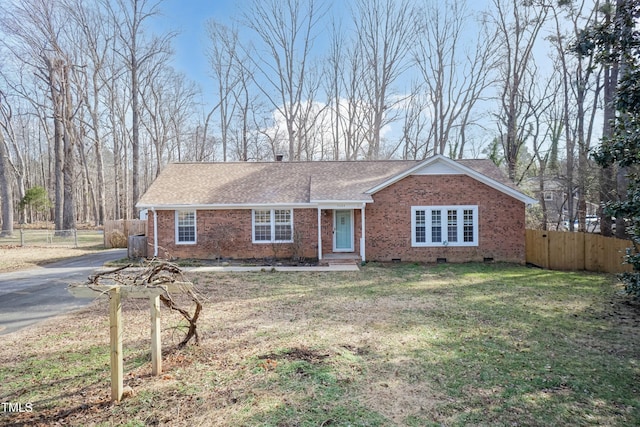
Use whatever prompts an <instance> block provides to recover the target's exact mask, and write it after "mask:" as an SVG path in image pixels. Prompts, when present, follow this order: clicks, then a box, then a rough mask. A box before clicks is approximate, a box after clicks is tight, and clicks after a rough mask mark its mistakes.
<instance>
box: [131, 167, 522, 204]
mask: <svg viewBox="0 0 640 427" xmlns="http://www.w3.org/2000/svg"><path fill="white" fill-rule="evenodd" d="M458 162H459V163H460V164H461V165H463V166H466V167H468V168H471V169H473V170H474V171H476V172H479V173H481V174H483V175H485V176H487V177H489V178H491V179H493V180H496V181H498V182H500V183H502V184H505V185H508V186H510V187H512V188H515V187H514V186H513V185H511V184H510V183H508V182H507V180H506V179H505V177H504V175H503V174H502V172H501V171H500V170H499V169H498V168H497V167H496V166H495V165H494V164H493V163H492V162H491V161H489V160H460V161H458ZM420 163H421V162H419V161H413V160H386V161H353V162H346V161H344V162H269V163H254V162H228V163H173V164H169V165H167V166H166V167H165V168H164V169H163V171H162V172H161V173H160V175H159V176H158V177H157V178H156V180H155V181H154V182H153V183H152V184H151V186H150V187H149V189H148V190H147V191H146V193H145V194H144V195H143V196H142V198H141V199H140V201H139V202H138V206H139V207H142V208H144V207H162V206H181V205H197V206H206V205H261V204H290V205H293V204H306V203H313V202H315V201H370V200H371V196H370V195H369V194H366V191H367V190H370V189H371V188H373V187H375V186H377V185H380V184H382V183H384V182H385V181H387V180H389V179H392V178H393V177H394V176H396V175H399V174H401V173H403V172H405V171H407V170H409V169H410V168H412V167H415V166H417V165H418V164H420Z"/></svg>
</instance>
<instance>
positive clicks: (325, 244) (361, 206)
mask: <svg viewBox="0 0 640 427" xmlns="http://www.w3.org/2000/svg"><path fill="white" fill-rule="evenodd" d="M365 206H366V205H365V203H358V204H355V203H353V204H345V203H340V204H322V205H319V206H318V261H319V262H320V263H322V264H325V263H327V262H328V261H331V262H332V263H338V262H343V263H344V262H354V261H355V263H356V264H357V263H360V262H364V261H365V260H366V256H365Z"/></svg>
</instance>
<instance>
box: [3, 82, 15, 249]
mask: <svg viewBox="0 0 640 427" xmlns="http://www.w3.org/2000/svg"><path fill="white" fill-rule="evenodd" d="M5 103H6V98H5V97H4V96H2V94H1V93H0V111H2V112H3V116H6V114H5V112H8V111H9V107H8V106H6V104H5ZM4 127H5V126H4V124H3V126H2V127H0V204H1V206H2V230H1V231H0V237H6V236H11V235H12V234H13V206H14V201H13V189H12V186H13V174H12V170H11V165H10V164H9V149H8V146H7V143H6V141H5V139H4V131H3V128H4Z"/></svg>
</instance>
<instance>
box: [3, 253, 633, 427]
mask: <svg viewBox="0 0 640 427" xmlns="http://www.w3.org/2000/svg"><path fill="white" fill-rule="evenodd" d="M193 279H194V281H197V282H198V284H199V287H200V288H201V292H202V294H203V295H204V296H205V297H206V298H207V303H206V304H205V310H204V311H203V315H202V318H201V321H200V327H199V328H200V333H201V335H202V339H203V340H202V343H201V345H200V346H198V347H189V348H187V349H185V350H182V351H179V352H175V350H174V351H170V352H168V353H167V350H168V349H167V348H166V346H165V357H164V358H165V372H166V373H167V375H168V377H167V378H160V379H158V378H153V377H149V376H148V371H149V370H150V367H149V358H148V353H147V350H146V348H147V347H148V341H147V340H148V329H146V327H147V326H146V325H147V322H148V310H147V308H146V306H145V304H142V307H140V308H135V307H132V308H131V307H130V308H129V309H128V310H127V311H126V315H125V318H126V319H129V320H127V322H129V323H132V322H133V323H135V325H136V326H132V327H130V329H129V331H128V332H127V334H126V341H125V348H128V350H126V351H127V352H128V353H127V358H126V360H127V361H126V362H125V366H126V372H133V373H134V375H133V377H131V376H129V377H131V378H134V379H132V380H131V382H130V383H131V384H132V386H133V387H134V389H135V390H136V395H135V396H134V397H132V398H130V399H126V400H124V401H123V402H121V403H120V404H119V405H107V406H105V405H104V401H105V396H107V394H108V372H105V369H106V368H105V364H106V363H108V354H106V353H105V354H103V353H102V351H103V350H104V349H106V348H108V347H106V344H107V343H103V344H102V345H101V344H100V339H99V340H92V338H91V332H90V331H91V328H90V327H87V326H86V322H85V321H84V320H86V318H87V317H88V316H91V317H95V316H96V315H95V313H94V312H92V313H85V314H79V315H78V316H79V318H78V319H77V322H72V323H68V322H67V324H65V325H64V327H63V329H62V330H61V331H59V332H58V333H57V335H55V336H54V337H51V336H42V335H41V334H40V335H39V334H38V331H34V332H33V333H34V336H41V338H40V339H39V340H36V341H35V342H34V341H24V340H23V341H19V340H17V341H16V342H11V343H8V344H9V345H22V346H24V348H23V350H22V351H19V352H18V354H19V356H13V357H14V358H13V359H11V358H10V356H8V355H7V354H6V353H7V352H8V351H9V350H8V349H7V348H6V347H5V350H2V351H0V362H1V363H0V399H2V400H3V401H13V400H15V399H18V400H19V399H22V398H23V397H24V398H28V399H30V400H32V401H34V402H36V403H37V405H35V406H34V407H36V408H40V409H41V408H42V405H40V404H43V405H44V404H45V403H46V409H49V410H50V414H49V415H48V418H45V419H46V420H48V421H57V422H68V423H72V424H73V423H76V424H96V425H110V424H112V423H116V424H117V423H125V422H126V423H129V424H128V425H145V424H148V423H153V422H159V423H165V424H171V425H230V426H254V425H264V426H294V425H295V426H320V425H337V426H348V425H349V426H387V425H406V426H425V425H426V426H430V425H434V426H436V425H447V426H463V425H578V426H591V425H593V426H595V425H612V426H616V425H617V426H627V425H640V399H639V398H638V396H639V394H638V379H639V378H640V366H639V362H640V350H639V349H640V347H639V344H640V331H639V330H638V325H640V317H639V315H640V313H639V309H638V305H637V304H635V303H633V302H630V301H629V300H628V299H626V297H623V296H621V295H620V294H619V289H620V287H619V285H618V284H617V283H616V280H615V278H614V277H612V276H607V275H598V274H586V273H570V272H551V271H546V270H538V269H529V268H525V267H521V266H513V265H502V264H464V265H429V266H422V265H415V264H401V265H384V264H382V265H381V264H375V263H371V264H369V265H367V266H366V267H365V268H363V270H362V271H361V272H358V273H331V274H323V273H250V274H200V275H198V276H197V277H194V278H193ZM83 316H84V317H83ZM103 316H104V315H103ZM163 316H166V312H163ZM95 321H97V322H99V323H98V325H99V326H100V327H104V326H105V325H108V322H106V321H105V319H104V317H102V318H100V317H99V316H98V318H97V320H95ZM74 323H75V325H74ZM175 324H177V322H176V321H174V320H172V319H171V318H168V316H167V317H164V318H163V327H164V328H165V331H166V332H168V331H170V328H171V327H172V326H175ZM80 325H82V326H80ZM103 332H104V334H107V333H108V331H106V330H105V331H103ZM104 334H103V336H102V338H101V340H104V339H105V338H104ZM76 335H79V336H78V337H76ZM163 339H165V338H163ZM74 340H76V341H75V342H74ZM166 340H167V341H168V340H169V338H168V337H167V338H166ZM56 342H64V343H65V344H64V346H62V347H61V348H59V349H56V350H50V351H47V352H43V348H48V347H50V348H54V343H56ZM127 342H128V344H127ZM9 360H11V361H10V362H7V361H9ZM87 384H88V385H87ZM83 390H84V391H83ZM87 390H91V392H90V394H91V395H92V396H93V397H91V398H90V397H85V396H84V395H83V394H82V393H84V392H86V391H87ZM25 393H28V394H25ZM96 395H98V396H101V397H96ZM78 401H80V402H85V404H86V406H87V409H86V410H85V409H83V410H77V411H75V412H74V415H75V416H77V417H78V418H72V419H71V418H69V417H68V416H64V415H59V414H61V413H62V414H64V413H65V412H64V411H65V409H67V410H68V408H74V407H75V406H74V405H77V404H78ZM100 402H102V403H100ZM54 408H55V411H54ZM25 416H26V415H25ZM2 422H3V418H2V417H0V424H1V423H2Z"/></svg>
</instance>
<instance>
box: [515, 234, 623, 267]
mask: <svg viewBox="0 0 640 427" xmlns="http://www.w3.org/2000/svg"><path fill="white" fill-rule="evenodd" d="M631 245H632V244H631V242H630V241H628V240H621V239H616V238H614V237H604V236H601V235H599V234H591V233H578V232H574V233H571V232H566V231H542V230H527V238H526V257H527V262H528V263H530V264H533V265H537V266H538V267H542V268H548V269H549V270H571V271H578V270H586V271H594V272H600V273H623V272H626V271H632V270H633V268H632V266H631V265H629V264H623V262H624V256H625V254H626V251H627V248H629V247H631Z"/></svg>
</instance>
